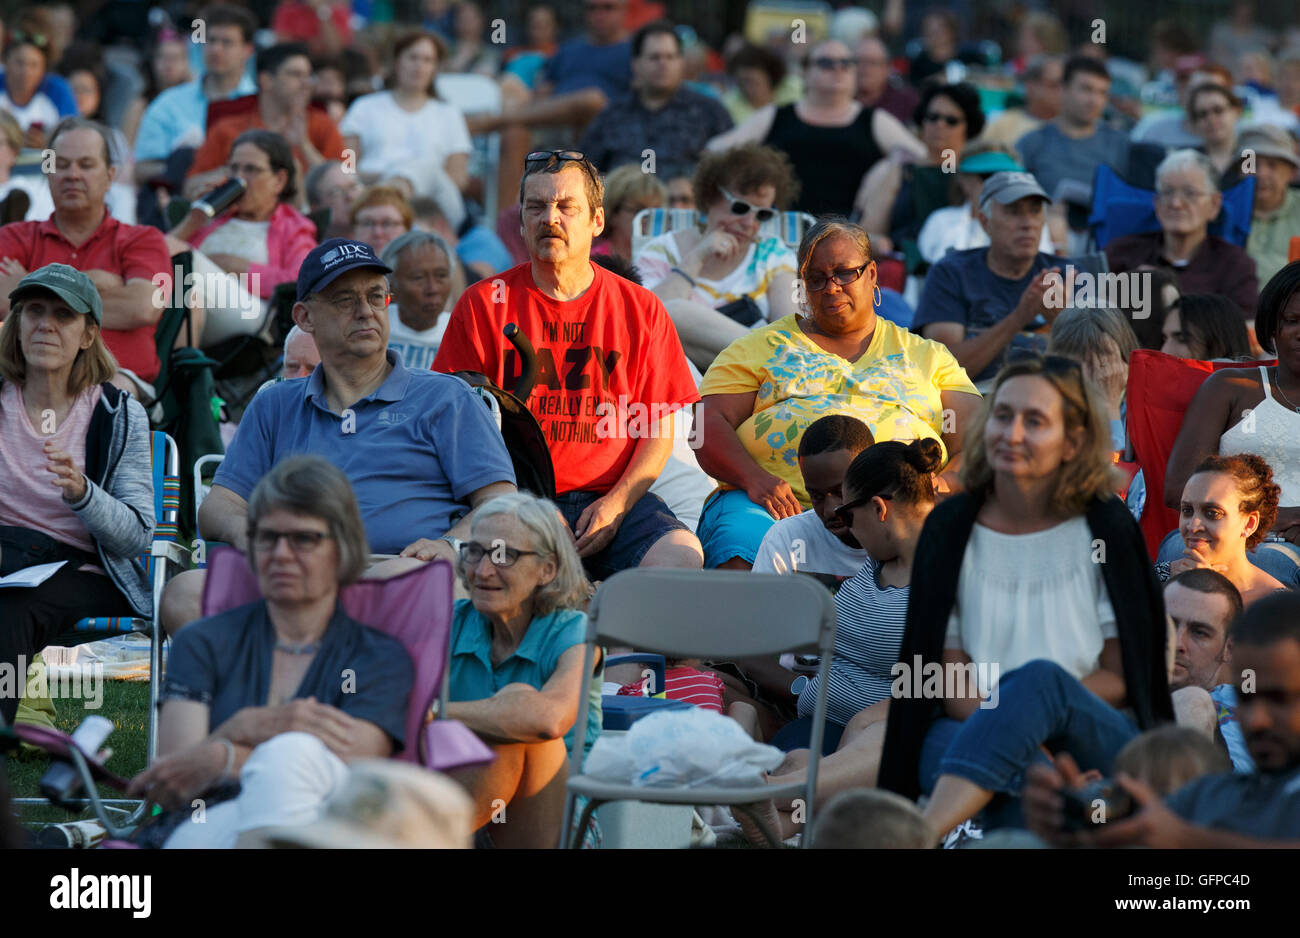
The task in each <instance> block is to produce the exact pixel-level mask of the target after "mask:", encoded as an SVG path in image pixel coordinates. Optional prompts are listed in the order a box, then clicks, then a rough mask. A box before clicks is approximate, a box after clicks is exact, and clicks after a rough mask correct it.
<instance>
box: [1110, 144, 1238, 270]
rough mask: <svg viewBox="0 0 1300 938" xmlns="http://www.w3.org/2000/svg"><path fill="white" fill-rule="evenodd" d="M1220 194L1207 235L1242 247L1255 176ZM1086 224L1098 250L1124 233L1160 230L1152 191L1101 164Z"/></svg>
mask: <svg viewBox="0 0 1300 938" xmlns="http://www.w3.org/2000/svg"><path fill="white" fill-rule="evenodd" d="M1222 195H1223V210H1222V211H1221V212H1219V217H1218V218H1216V219H1215V220H1214V221H1213V222H1211V223H1210V234H1212V235H1217V236H1218V237H1220V238H1223V239H1224V240H1225V241H1230V242H1231V243H1233V244H1235V245H1237V247H1245V245H1246V238H1247V236H1249V235H1250V220H1251V215H1252V213H1253V212H1254V206H1255V177H1254V176H1247V177H1245V178H1244V179H1243V180H1242V181H1241V182H1239V183H1237V184H1236V185H1234V186H1232V187H1231V188H1229V189H1225V190H1224V191H1223V193H1222ZM1088 227H1089V228H1091V229H1092V232H1093V237H1094V238H1095V239H1096V242H1097V249H1098V250H1100V249H1102V248H1105V247H1106V245H1107V244H1109V243H1110V242H1111V241H1114V240H1115V239H1116V238H1120V237H1123V236H1124V235H1131V234H1142V233H1143V232H1147V231H1158V230H1160V222H1159V220H1157V218H1156V194H1155V192H1154V191H1153V190H1151V189H1144V188H1142V187H1141V186H1135V185H1133V184H1132V183H1129V182H1126V181H1125V180H1124V179H1123V178H1121V177H1120V175H1119V174H1118V173H1117V172H1115V170H1113V169H1111V168H1110V167H1109V166H1107V165H1106V164H1105V163H1103V164H1101V165H1100V166H1098V167H1097V172H1096V175H1095V176H1094V177H1093V183H1092V211H1091V212H1090V214H1089V215H1088Z"/></svg>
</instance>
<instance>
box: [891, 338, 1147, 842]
mask: <svg viewBox="0 0 1300 938" xmlns="http://www.w3.org/2000/svg"><path fill="white" fill-rule="evenodd" d="M1110 449H1111V444H1110V433H1109V431H1108V427H1107V422H1106V411H1105V407H1104V404H1103V403H1102V402H1101V399H1100V395H1099V392H1098V391H1097V389H1096V388H1095V387H1093V386H1092V385H1091V384H1088V383H1087V382H1086V381H1085V379H1084V377H1083V373H1082V370H1081V369H1080V366H1079V365H1078V364H1077V363H1076V362H1074V361H1071V360H1069V359H1064V358H1057V357H1055V356H1048V357H1047V358H1045V359H1044V358H1039V357H1037V356H1035V357H1032V358H1027V359H1023V360H1017V361H1015V362H1013V363H1012V364H1010V365H1008V366H1007V367H1005V368H1004V369H1003V370H1002V372H1001V373H1000V374H999V375H998V377H997V379H996V381H995V384H994V388H993V391H992V394H991V395H990V397H989V398H988V402H987V404H986V409H985V419H984V420H983V421H982V422H981V423H980V424H979V425H977V426H976V427H974V428H972V430H971V432H970V433H969V435H968V437H967V440H966V446H965V449H964V450H963V451H964V452H966V453H967V462H966V464H965V465H964V466H963V469H962V481H963V483H964V484H965V488H966V493H965V494H963V495H959V496H954V497H953V498H951V499H949V500H948V502H946V503H945V504H944V505H943V506H941V507H940V508H938V509H936V510H935V511H934V512H933V513H932V515H931V517H930V519H929V520H928V522H927V525H926V530H925V531H924V532H923V533H922V536H921V544H920V545H919V546H918V550H917V556H916V558H915V560H914V567H913V569H914V570H915V571H917V572H916V575H915V576H914V578H913V581H912V586H913V589H912V591H911V595H910V597H909V606H908V623H907V630H908V634H907V636H906V637H905V639H904V642H903V648H902V652H901V653H900V656H899V662H900V666H906V669H908V670H909V671H910V670H914V669H916V668H918V667H923V669H924V670H925V671H926V674H925V675H914V676H912V677H911V679H910V680H908V681H905V682H904V683H903V684H901V685H898V686H899V687H901V689H902V693H901V694H896V695H895V696H901V697H905V698H909V699H908V700H906V701H900V700H895V701H894V703H893V706H891V708H890V715H889V721H890V725H889V727H888V729H887V734H886V735H887V738H886V743H885V753H884V757H883V764H882V766H881V772H880V783H881V785H882V786H883V787H888V788H891V789H894V790H896V791H900V793H903V794H909V795H912V796H915V794H916V793H917V792H918V791H919V790H926V791H930V792H931V794H930V799H929V801H928V803H927V805H926V808H925V818H926V821H927V822H928V823H929V825H930V828H931V831H932V832H933V834H934V836H935V840H936V841H938V840H939V839H940V837H942V836H943V835H944V834H946V833H947V832H948V831H950V830H952V829H953V828H954V827H956V826H958V825H960V824H962V822H964V821H966V820H967V819H969V818H972V817H974V816H975V815H976V814H978V813H979V812H981V811H982V810H984V808H986V807H987V806H989V804H990V802H992V801H993V799H994V797H995V796H996V795H998V794H999V793H1004V794H1017V793H1018V792H1019V790H1020V786H1021V782H1022V780H1023V773H1024V771H1025V769H1027V768H1028V766H1029V764H1030V763H1031V762H1032V761H1034V760H1035V759H1037V758H1039V757H1040V754H1041V747H1042V746H1044V745H1047V746H1048V747H1049V748H1053V749H1055V750H1062V749H1063V750H1068V751H1069V752H1071V754H1072V755H1073V756H1074V757H1075V759H1076V760H1077V761H1079V763H1080V765H1081V766H1082V767H1083V768H1084V769H1090V768H1096V769H1100V770H1102V771H1108V770H1109V768H1110V761H1111V759H1112V758H1113V757H1114V755H1115V753H1116V752H1117V751H1118V750H1119V749H1120V748H1121V747H1122V746H1123V745H1124V744H1125V743H1126V742H1128V740H1129V739H1130V738H1132V737H1133V736H1135V735H1137V733H1138V732H1139V730H1140V729H1145V728H1147V727H1148V726H1149V725H1154V724H1156V723H1158V722H1160V721H1162V720H1168V719H1172V705H1171V703H1170V698H1169V690H1168V687H1167V679H1166V676H1165V664H1164V636H1165V619H1164V607H1163V602H1162V599H1161V596H1160V592H1159V585H1158V583H1157V581H1156V580H1155V577H1154V572H1153V570H1152V569H1151V566H1150V563H1149V562H1148V561H1147V558H1146V553H1145V550H1144V548H1143V546H1142V540H1141V535H1140V533H1139V531H1138V528H1137V526H1136V524H1135V523H1134V521H1133V519H1132V517H1131V516H1130V515H1129V514H1128V512H1127V511H1126V509H1125V508H1124V506H1123V503H1122V502H1120V501H1119V499H1117V498H1115V497H1114V496H1113V495H1112V494H1111V493H1112V492H1113V491H1114V480H1113V476H1114V472H1115V470H1114V468H1113V464H1112V462H1111V452H1110ZM923 662H926V664H927V665H928V663H930V662H934V663H938V664H940V665H941V666H942V672H941V673H942V676H943V686H942V688H941V689H939V688H937V687H934V690H926V688H931V687H933V685H930V684H925V683H923V680H922V679H923V678H924V677H926V676H927V675H929V673H930V669H929V668H928V667H925V666H923V665H922V663H923ZM936 673H937V672H936ZM936 691H937V693H936ZM936 696H937V697H940V698H941V703H942V714H941V715H940V718H939V719H934V720H933V722H931V719H932V718H933V717H934V716H936V714H935V713H934V711H933V709H932V708H933V707H934V703H935V700H934V698H935V697H936ZM917 697H921V698H925V697H928V698H930V699H928V700H920V701H918V700H916V699H914V698H917ZM901 704H907V706H902V705H901ZM1121 708H1131V709H1132V710H1133V715H1132V717H1130V716H1129V715H1128V714H1126V713H1123V712H1121ZM908 738H911V739H912V740H913V742H910V743H909V742H907V741H906V740H907V739H908ZM921 740H924V742H921Z"/></svg>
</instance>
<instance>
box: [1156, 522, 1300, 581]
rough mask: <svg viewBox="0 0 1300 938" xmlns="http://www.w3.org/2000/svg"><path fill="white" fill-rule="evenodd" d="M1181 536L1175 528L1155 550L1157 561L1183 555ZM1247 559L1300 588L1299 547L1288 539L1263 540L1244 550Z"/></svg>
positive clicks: (1173, 559)
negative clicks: (1254, 546) (1248, 549)
mask: <svg viewBox="0 0 1300 938" xmlns="http://www.w3.org/2000/svg"><path fill="white" fill-rule="evenodd" d="M1185 546H1186V545H1184V544H1183V536H1182V535H1181V534H1179V533H1178V530H1177V529H1176V528H1175V529H1174V530H1173V531H1170V532H1169V533H1168V534H1166V535H1165V539H1164V540H1163V541H1161V542H1160V548H1159V550H1157V551H1156V562H1157V563H1172V562H1173V561H1175V560H1177V559H1178V558H1180V557H1182V556H1183V548H1184V547H1185ZM1246 559H1248V560H1249V561H1250V562H1251V563H1253V564H1254V565H1255V566H1257V567H1259V569H1261V570H1263V571H1264V572H1265V573H1267V574H1268V575H1269V576H1271V577H1273V578H1274V579H1275V580H1277V581H1279V582H1280V583H1281V584H1282V585H1283V586H1287V587H1290V588H1291V589H1300V548H1297V547H1296V545H1295V544H1292V543H1291V542H1289V541H1264V542H1263V543H1261V544H1260V545H1258V546H1257V547H1256V548H1255V549H1254V550H1251V551H1247V552H1246Z"/></svg>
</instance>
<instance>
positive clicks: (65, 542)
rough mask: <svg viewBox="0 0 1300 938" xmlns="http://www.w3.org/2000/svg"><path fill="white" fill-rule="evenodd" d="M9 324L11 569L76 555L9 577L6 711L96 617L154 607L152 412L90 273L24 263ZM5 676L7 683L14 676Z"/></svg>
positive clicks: (6, 421)
mask: <svg viewBox="0 0 1300 938" xmlns="http://www.w3.org/2000/svg"><path fill="white" fill-rule="evenodd" d="M9 300H10V315H9V317H8V318H7V319H6V320H5V322H4V326H3V327H2V328H0V576H8V575H9V574H11V573H15V572H17V571H19V570H23V569H26V568H28V567H32V566H37V565H40V564H48V563H55V562H58V561H66V563H64V564H63V566H61V567H60V568H59V569H58V570H57V571H56V572H55V573H54V574H53V575H52V576H50V577H49V578H48V579H46V580H44V581H43V582H42V583H40V584H39V585H37V586H26V587H9V588H4V589H0V718H3V720H2V721H0V722H2V723H10V722H12V721H13V717H14V713H15V712H16V711H17V709H18V693H17V692H16V690H14V691H13V692H4V690H5V689H6V687H7V688H17V687H21V686H22V684H23V683H24V682H25V679H26V678H25V674H26V667H27V662H28V661H29V660H30V658H31V656H32V655H34V654H35V653H36V652H38V651H40V650H41V649H42V648H43V647H45V646H46V645H48V644H50V643H51V642H52V641H54V640H56V639H57V638H58V637H59V636H60V635H62V634H63V633H65V632H67V631H68V630H70V629H71V627H72V626H73V625H74V624H75V623H76V622H77V621H78V620H80V619H82V618H85V617H87V616H132V615H138V616H144V617H148V616H151V615H152V613H153V600H152V596H151V594H150V591H149V583H148V579H147V578H146V576H145V571H144V567H143V566H142V565H141V563H140V561H139V558H138V555H139V554H140V553H141V552H142V551H144V550H145V549H146V548H148V547H149V544H150V541H151V540H152V538H153V527H154V500H153V476H152V474H151V472H150V465H151V463H150V452H149V421H148V418H147V417H146V416H145V412H144V408H143V407H141V406H140V405H139V404H138V403H137V402H136V401H135V400H133V399H132V398H131V397H130V396H129V395H127V394H124V393H123V392H121V391H120V390H118V389H117V388H116V387H114V386H113V385H112V384H110V383H108V381H109V378H110V377H111V376H112V375H113V373H114V372H115V371H116V370H117V363H116V362H115V361H114V359H113V355H112V353H111V352H109V351H108V349H107V347H106V346H105V345H104V340H103V337H102V336H101V334H100V329H101V326H102V324H103V306H102V303H101V301H100V297H99V291H98V290H97V289H96V288H95V285H94V283H93V282H92V281H91V279H90V278H89V277H88V276H86V275H85V274H83V273H81V272H80V271H77V270H75V269H74V268H72V267H69V266H67V265H66V264H49V265H47V266H45V267H42V268H40V269H39V270H36V271H33V272H32V273H30V274H27V275H26V276H25V277H23V279H22V280H21V281H19V283H18V286H17V287H15V288H14V290H13V292H12V293H10V294H9ZM6 681H7V682H8V683H7V684H6Z"/></svg>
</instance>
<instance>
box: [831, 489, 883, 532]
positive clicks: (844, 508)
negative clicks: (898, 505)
mask: <svg viewBox="0 0 1300 938" xmlns="http://www.w3.org/2000/svg"><path fill="white" fill-rule="evenodd" d="M873 498H880V499H883V500H885V501H887V502H888V501H892V500H893V498H894V493H893V492H890V493H889V494H887V495H885V494H880V493H877V494H875V495H868V496H867V497H866V498H855V499H854V500H853V501H851V502H845V503H844V504H843V505H840V506H839V507H838V508H836V509H835V511H834V514H835V517H836V518H839V519H840V523H841V524H842V525H844V526H845V527H847V528H851V527H853V509H855V508H861V507H862V506H863V505H865V504H867V503H868V502H870V501H871V500H872V499H873Z"/></svg>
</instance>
